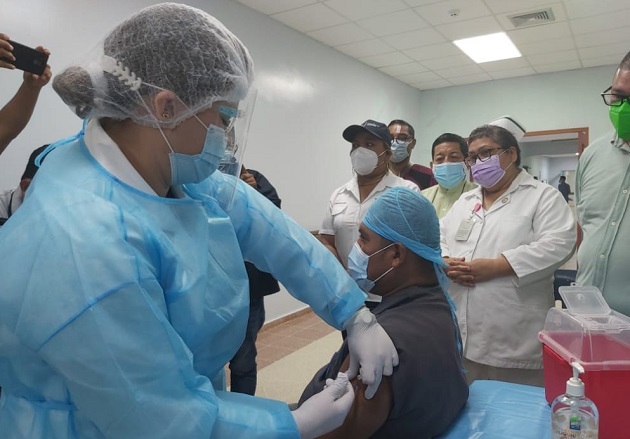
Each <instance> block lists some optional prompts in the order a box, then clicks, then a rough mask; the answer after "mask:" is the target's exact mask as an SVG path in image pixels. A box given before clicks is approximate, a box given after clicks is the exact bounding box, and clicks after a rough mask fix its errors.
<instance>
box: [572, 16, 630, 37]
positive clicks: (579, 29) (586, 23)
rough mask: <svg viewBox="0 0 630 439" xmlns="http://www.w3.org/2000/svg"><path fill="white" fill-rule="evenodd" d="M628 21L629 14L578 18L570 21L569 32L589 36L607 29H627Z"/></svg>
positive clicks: (629, 19) (629, 18)
mask: <svg viewBox="0 0 630 439" xmlns="http://www.w3.org/2000/svg"><path fill="white" fill-rule="evenodd" d="M629 11H630V10H629ZM629 21H630V12H624V13H621V14H620V13H617V12H613V13H609V14H602V15H596V16H593V17H586V18H578V19H576V20H573V21H571V30H572V31H573V33H574V34H575V35H581V34H590V33H593V32H605V31H607V30H608V29H615V28H618V27H627V26H628V22H629Z"/></svg>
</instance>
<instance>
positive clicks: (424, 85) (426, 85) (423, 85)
mask: <svg viewBox="0 0 630 439" xmlns="http://www.w3.org/2000/svg"><path fill="white" fill-rule="evenodd" d="M412 85H413V86H414V87H415V88H417V89H420V90H432V89H435V88H443V87H450V86H451V85H453V84H452V83H450V82H448V81H447V80H446V79H436V80H435V81H425V82H419V83H417V84H412Z"/></svg>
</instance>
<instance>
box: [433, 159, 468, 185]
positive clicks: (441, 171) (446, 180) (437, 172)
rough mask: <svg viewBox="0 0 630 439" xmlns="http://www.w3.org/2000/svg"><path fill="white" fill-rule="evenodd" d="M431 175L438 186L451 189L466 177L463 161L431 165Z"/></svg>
mask: <svg viewBox="0 0 630 439" xmlns="http://www.w3.org/2000/svg"><path fill="white" fill-rule="evenodd" d="M433 176H434V177H435V179H436V180H437V182H438V183H439V185H440V186H442V187H443V188H445V189H452V188H454V187H455V186H457V185H458V184H460V183H461V182H462V180H463V179H464V178H466V165H465V164H464V162H457V163H440V164H439V165H433Z"/></svg>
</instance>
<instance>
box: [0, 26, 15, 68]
mask: <svg viewBox="0 0 630 439" xmlns="http://www.w3.org/2000/svg"><path fill="white" fill-rule="evenodd" d="M9 40H10V38H9V36H8V35H6V34H2V33H0V67H3V68H5V69H14V68H15V66H14V65H13V64H11V63H10V62H8V61H3V60H4V59H10V60H15V57H14V56H13V53H12V51H13V47H12V46H11V44H10V43H9Z"/></svg>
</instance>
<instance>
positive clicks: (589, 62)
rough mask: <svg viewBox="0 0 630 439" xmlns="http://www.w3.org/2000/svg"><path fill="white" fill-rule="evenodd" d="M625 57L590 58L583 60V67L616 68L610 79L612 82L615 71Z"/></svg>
mask: <svg viewBox="0 0 630 439" xmlns="http://www.w3.org/2000/svg"><path fill="white" fill-rule="evenodd" d="M622 58H623V56H612V55H608V56H601V57H598V58H588V59H583V60H582V65H583V66H584V67H597V66H614V68H613V69H612V71H611V75H610V79H611V80H612V75H613V74H614V73H615V69H616V68H617V66H618V65H619V63H620V62H621V59H622Z"/></svg>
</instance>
